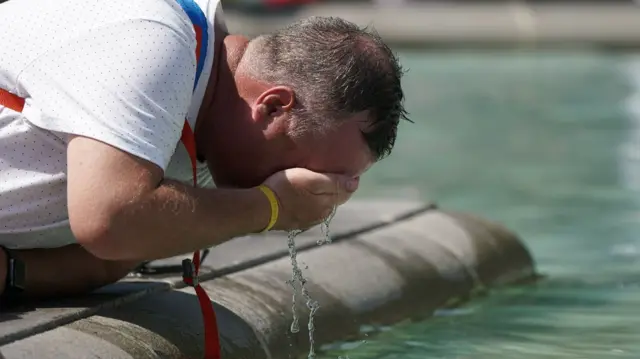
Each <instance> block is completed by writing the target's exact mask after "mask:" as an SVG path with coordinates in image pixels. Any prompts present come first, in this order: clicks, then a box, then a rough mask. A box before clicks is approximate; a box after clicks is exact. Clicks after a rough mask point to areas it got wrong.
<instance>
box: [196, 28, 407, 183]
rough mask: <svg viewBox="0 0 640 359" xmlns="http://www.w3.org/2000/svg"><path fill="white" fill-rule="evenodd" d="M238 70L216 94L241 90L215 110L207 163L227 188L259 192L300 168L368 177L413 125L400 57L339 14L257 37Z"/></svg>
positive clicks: (216, 177)
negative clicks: (406, 124)
mask: <svg viewBox="0 0 640 359" xmlns="http://www.w3.org/2000/svg"><path fill="white" fill-rule="evenodd" d="M227 51H229V47H228V46H227ZM232 73H233V81H230V82H232V84H230V85H231V86H227V88H221V86H222V85H218V86H217V88H216V92H219V91H230V92H231V93H233V95H228V94H227V95H223V96H224V97H222V98H224V99H225V100H224V102H225V103H224V104H219V106H217V108H224V113H222V114H221V113H212V114H210V116H212V118H214V117H216V118H217V119H214V121H213V122H215V124H214V125H212V126H211V129H212V130H211V131H212V132H213V134H212V137H211V144H210V146H209V147H210V148H211V151H207V152H208V153H207V154H206V157H207V160H208V162H209V163H210V169H211V170H212V173H213V175H214V179H215V180H216V183H217V184H218V185H219V186H240V187H248V186H254V185H257V184H259V183H261V182H262V181H263V180H264V179H266V178H267V177H268V176H270V175H271V174H273V173H275V172H277V171H279V170H282V169H285V168H290V167H304V168H308V169H310V170H313V171H317V172H331V173H340V174H346V175H349V176H353V177H359V176H360V175H361V174H362V173H364V172H365V171H366V170H367V169H368V168H369V167H370V166H371V165H372V164H373V163H375V162H376V161H378V160H380V159H382V158H384V157H385V156H387V155H388V154H389V153H390V152H391V150H392V148H393V146H394V143H395V139H396V131H397V126H398V123H399V121H400V120H401V119H406V112H405V110H404V107H403V100H404V95H403V91H402V87H401V81H400V79H401V76H402V70H401V67H400V65H399V63H398V60H397V59H396V57H395V56H394V54H393V53H392V52H391V50H390V49H389V47H387V46H386V45H385V44H384V43H383V41H382V39H381V38H380V37H379V36H378V35H377V34H375V33H373V32H369V31H366V30H363V29H360V28H358V27H357V26H356V25H354V24H352V23H349V22H347V21H344V20H341V19H339V18H323V17H312V18H309V19H306V20H302V21H299V22H296V23H294V24H292V25H290V26H288V27H285V28H283V29H281V30H279V31H276V32H274V33H272V34H268V35H263V36H260V37H257V38H255V39H253V40H251V41H250V42H249V43H248V44H246V47H245V48H244V53H243V54H242V55H241V58H239V60H238V61H237V67H236V68H235V70H233V69H232ZM219 81H222V80H219ZM233 86H235V88H230V87H233ZM215 96H216V97H218V95H215ZM207 132H210V131H207Z"/></svg>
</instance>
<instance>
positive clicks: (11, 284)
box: [0, 246, 26, 307]
mask: <svg viewBox="0 0 640 359" xmlns="http://www.w3.org/2000/svg"><path fill="white" fill-rule="evenodd" d="M0 249H2V250H3V251H4V253H5V255H6V256H7V277H6V278H5V283H4V291H3V292H2V294H1V295H0V305H2V306H3V307H4V306H7V305H15V304H20V302H21V298H22V294H23V292H24V286H25V279H26V278H25V277H26V276H25V265H24V262H23V261H22V260H20V259H19V258H17V257H16V256H15V255H14V253H13V251H11V250H9V249H7V248H5V247H2V246H0ZM0 280H1V279H0Z"/></svg>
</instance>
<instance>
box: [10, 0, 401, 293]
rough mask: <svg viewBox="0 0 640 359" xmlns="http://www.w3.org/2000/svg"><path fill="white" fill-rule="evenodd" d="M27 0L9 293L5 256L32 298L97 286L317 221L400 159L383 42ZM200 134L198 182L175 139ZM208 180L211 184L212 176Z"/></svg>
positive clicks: (331, 29) (312, 26) (169, 12)
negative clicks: (154, 263) (394, 155)
mask: <svg viewBox="0 0 640 359" xmlns="http://www.w3.org/2000/svg"><path fill="white" fill-rule="evenodd" d="M196 3H197V4H198V5H199V7H200V8H201V9H202V11H203V12H204V14H205V16H206V18H207V23H208V24H207V25H206V26H208V34H209V42H208V46H207V50H206V60H205V62H204V67H203V71H202V74H201V76H200V78H199V81H198V85H197V87H196V88H195V90H194V89H193V84H194V79H195V73H196V57H195V55H194V50H195V49H196V44H197V42H196V36H195V34H194V29H193V24H192V22H191V21H190V19H189V17H188V16H187V14H186V13H185V11H184V10H183V9H182V8H181V7H180V6H179V4H178V3H177V2H176V0H136V1H130V0H109V1H102V0H82V1H80V0H57V1H49V0H21V1H8V2H7V3H5V4H2V5H1V6H0V23H1V24H3V25H2V27H3V31H2V32H0V88H4V89H5V90H7V91H9V92H10V93H12V94H15V95H17V96H20V97H22V98H24V99H26V100H25V103H24V109H21V111H16V110H12V109H10V108H7V107H3V106H0V245H1V246H3V248H5V249H6V248H9V249H11V251H10V252H8V251H7V250H0V292H2V290H3V289H4V288H3V287H4V286H5V283H6V282H5V280H4V278H5V277H7V264H6V263H7V254H8V253H9V254H10V255H11V256H12V257H13V258H18V259H19V260H20V261H21V263H24V265H25V267H26V284H25V286H26V289H25V291H26V294H28V295H31V296H51V295H68V294H73V293H83V292H87V291H90V290H92V289H95V288H97V287H100V286H103V285H106V284H108V283H111V282H114V281H117V280H118V279H120V278H122V277H123V276H124V275H126V274H127V273H128V272H129V271H130V270H131V269H132V268H134V267H135V266H136V265H137V264H138V263H140V262H141V261H144V260H151V259H157V258H164V257H169V256H174V255H179V254H183V253H187V252H191V251H194V250H198V249H202V248H206V247H210V246H214V245H216V244H219V243H222V242H224V241H227V240H229V239H231V238H233V237H237V236H241V235H246V234H250V233H256V232H260V231H262V230H263V229H265V228H267V226H268V223H269V221H270V219H271V218H272V217H271V215H272V211H271V207H270V202H269V200H268V197H267V196H265V195H264V194H263V192H262V191H261V190H260V189H259V188H258V186H259V185H261V184H264V185H266V186H267V188H269V189H270V190H271V191H273V193H275V196H276V197H277V199H278V207H279V216H278V220H277V223H276V224H275V226H273V229H276V230H289V229H296V228H299V229H304V228H309V227H311V226H313V225H315V224H317V223H319V222H320V221H322V219H323V218H325V217H326V216H327V215H328V214H329V213H330V212H331V210H332V209H333V207H334V206H338V205H341V204H343V203H344V202H346V201H347V200H348V199H349V197H350V196H351V194H352V193H353V192H354V191H355V190H356V189H357V187H358V182H359V178H360V176H361V175H362V174H363V173H364V172H365V171H366V170H367V169H368V168H369V167H370V166H371V165H372V164H373V163H375V162H376V161H378V160H379V159H381V158H383V157H385V156H386V155H388V154H389V153H390V151H391V149H392V147H393V145H394V141H395V137H396V129H397V125H398V122H399V120H400V119H402V118H404V117H405V111H404V109H403V107H402V102H403V92H402V88H401V84H400V78H401V70H400V66H399V64H398V62H397V60H396V58H395V57H394V56H393V54H392V52H391V51H390V50H389V48H388V47H387V46H386V45H385V44H384V43H383V42H382V40H381V39H380V38H379V37H378V36H377V35H375V34H371V33H368V32H366V31H364V30H361V29H358V28H357V27H356V26H354V25H353V24H351V23H348V22H346V21H343V20H340V19H337V18H311V19H307V20H303V21H300V22H297V23H294V24H292V25H291V26H288V27H286V28H284V29H282V30H280V31H277V32H275V33H273V34H268V35H264V36H261V37H258V38H256V39H253V40H251V41H250V40H248V39H246V38H245V37H242V36H238V35H229V34H228V33H227V30H226V27H225V25H224V21H223V19H222V16H223V13H222V10H221V8H220V3H219V1H217V0H196ZM185 117H186V120H187V122H188V123H189V125H190V126H191V127H192V128H193V129H194V131H195V142H196V150H197V158H198V177H200V178H201V179H203V178H206V177H207V175H206V174H207V173H210V177H209V178H210V179H211V180H212V181H213V182H214V183H215V188H214V186H213V185H212V183H211V181H210V182H209V185H207V186H204V187H201V188H193V187H191V186H190V184H189V179H190V176H191V167H190V164H189V158H188V155H187V152H186V150H185V148H184V147H183V146H182V145H181V144H179V138H180V135H181V129H182V127H183V124H184V121H185ZM201 182H202V181H201Z"/></svg>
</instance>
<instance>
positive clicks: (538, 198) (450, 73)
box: [320, 51, 640, 359]
mask: <svg viewBox="0 0 640 359" xmlns="http://www.w3.org/2000/svg"><path fill="white" fill-rule="evenodd" d="M401 55H402V59H403V61H404V63H405V66H406V67H408V68H409V69H410V71H409V73H408V74H407V75H406V80H405V84H406V85H405V86H406V89H407V95H408V102H407V106H408V108H409V111H410V112H411V114H412V118H413V119H414V120H415V121H416V123H415V124H404V125H403V126H402V128H401V131H400V134H399V140H398V144H397V147H396V150H395V152H394V154H393V155H392V157H391V158H389V159H388V160H386V161H384V162H383V163H381V164H380V165H378V166H377V167H376V168H374V169H373V170H372V171H371V173H370V174H368V176H366V178H364V181H363V186H362V188H361V191H360V193H359V195H358V196H362V197H381V196H382V197H415V196H419V197H421V198H423V199H425V200H431V199H435V200H437V202H438V203H439V204H440V205H441V206H442V207H446V208H449V209H456V210H465V211H471V212H474V213H478V214H482V215H483V216H485V217H488V218H490V219H493V220H496V221H499V222H501V223H504V224H505V225H507V226H508V227H509V228H511V229H513V230H515V231H516V232H518V233H519V234H520V235H521V236H522V237H523V238H524V240H525V242H526V244H527V246H528V247H529V248H530V249H531V251H532V253H533V255H534V257H535V259H536V261H537V263H538V268H539V270H540V272H542V273H543V274H545V275H547V276H548V279H547V280H545V281H543V282H541V283H539V284H537V285H534V286H529V287H524V288H513V289H507V290H501V291H496V292H493V293H491V295H490V296H488V297H487V298H484V299H480V300H477V301H473V302H472V303H470V304H469V305H468V306H466V307H465V308H462V309H460V310H456V311H450V312H441V313H440V314H439V315H438V316H437V317H436V318H431V319H429V320H425V321H413V322H410V321H408V322H406V323H401V324H399V325H396V326H394V327H392V328H385V327H381V328H364V329H367V330H372V329H373V330H375V331H376V333H375V334H374V333H371V334H363V339H364V340H365V341H354V342H349V343H336V344H334V345H332V346H329V347H325V351H324V353H323V354H322V355H320V358H322V359H328V358H334V359H335V358H337V357H339V356H341V357H342V358H350V359H364V358H367V359H374V358H376V359H382V358H385V359H387V358H388V359H391V358H402V359H413V358H416V359H418V358H419V359H427V358H446V359H463V358H465V359H467V358H477V359H485V358H486V359H489V358H490V359H496V358H501V359H502V358H506V359H510V358H514V359H515V358H517V359H533V358H536V359H538V358H576V359H578V358H581V359H606V358H633V359H637V358H640V315H638V314H639V313H640V309H638V308H640V274H639V273H640V239H639V233H640V56H634V55H630V54H607V53H597V52H559V51H555V52H553V51H537V52H532V51H504V52H495V51H493V52H486V53H479V52H460V51H458V52H447V53H403V54H401ZM320 304H322V303H320ZM321 310H322V309H320V311H321Z"/></svg>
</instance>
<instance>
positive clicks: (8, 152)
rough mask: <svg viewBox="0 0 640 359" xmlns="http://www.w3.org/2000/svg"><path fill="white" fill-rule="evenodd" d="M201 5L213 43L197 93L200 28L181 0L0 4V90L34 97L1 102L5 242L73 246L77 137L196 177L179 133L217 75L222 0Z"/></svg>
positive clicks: (0, 215)
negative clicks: (69, 152) (15, 105)
mask: <svg viewBox="0 0 640 359" xmlns="http://www.w3.org/2000/svg"><path fill="white" fill-rule="evenodd" d="M196 2H197V3H198V5H200V7H201V8H202V10H203V12H204V13H205V15H206V17H207V19H208V24H209V46H208V51H207V56H206V61H205V65H204V69H203V72H202V75H201V78H200V80H199V81H198V88H197V89H196V91H195V92H194V91H193V83H194V78H195V69H196V58H195V47H196V40H195V34H194V30H193V26H192V23H191V21H190V20H189V17H188V16H187V15H186V13H184V11H183V10H182V8H181V7H180V5H179V4H178V3H177V2H176V1H175V0H135V1H132V0H109V1H102V0H56V1H51V0H15V1H9V2H7V3H3V4H2V5H0V24H2V31H0V87H2V88H4V89H6V90H8V91H10V92H13V93H15V94H17V95H19V96H21V97H25V98H26V99H27V100H26V104H25V108H24V111H23V112H22V113H16V112H14V111H12V110H10V109H8V108H4V107H2V106H0V245H5V246H7V247H11V248H43V247H57V246H61V245H66V244H69V243H73V242H74V239H73V236H72V234H71V231H70V229H69V223H68V214H67V197H66V186H67V183H66V171H67V168H66V144H67V139H68V137H69V136H70V134H75V135H82V136H87V137H91V138H94V139H97V140H100V141H102V142H105V143H107V144H109V145H112V146H114V147H117V148H119V149H122V150H124V151H127V152H129V153H131V154H133V155H136V156H138V157H141V158H144V159H146V160H149V161H151V162H153V163H155V164H157V165H158V166H160V167H161V168H162V169H163V170H165V176H166V177H168V178H174V179H178V180H183V181H188V180H190V176H191V170H190V163H189V158H188V155H187V154H186V151H185V149H184V148H183V147H182V145H181V144H179V138H180V134H181V131H182V127H183V124H184V120H185V116H186V118H187V119H188V121H189V122H190V123H191V125H192V127H193V126H194V125H195V119H196V116H197V113H198V109H199V108H200V104H201V102H202V98H203V96H204V92H205V88H206V84H207V82H208V79H209V76H210V73H211V67H212V64H213V58H214V56H213V55H214V54H213V51H214V38H215V36H214V26H213V24H214V16H215V14H216V10H217V8H218V5H219V4H218V2H219V0H196ZM218 14H219V15H218V16H220V12H219V11H218ZM199 167H200V173H203V172H206V165H204V164H199ZM200 177H202V175H201V176H200ZM201 180H202V178H201ZM209 182H210V178H209Z"/></svg>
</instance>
